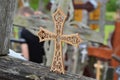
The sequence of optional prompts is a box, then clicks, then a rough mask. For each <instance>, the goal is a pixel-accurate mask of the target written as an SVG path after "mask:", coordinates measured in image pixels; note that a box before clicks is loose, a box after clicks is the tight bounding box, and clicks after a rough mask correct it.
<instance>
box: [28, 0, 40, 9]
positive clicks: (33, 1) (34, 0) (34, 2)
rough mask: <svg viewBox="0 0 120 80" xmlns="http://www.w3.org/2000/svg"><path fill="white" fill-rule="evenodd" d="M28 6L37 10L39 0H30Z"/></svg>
mask: <svg viewBox="0 0 120 80" xmlns="http://www.w3.org/2000/svg"><path fill="white" fill-rule="evenodd" d="M30 6H31V7H32V8H33V9H34V10H37V9H38V6H39V0H30Z"/></svg>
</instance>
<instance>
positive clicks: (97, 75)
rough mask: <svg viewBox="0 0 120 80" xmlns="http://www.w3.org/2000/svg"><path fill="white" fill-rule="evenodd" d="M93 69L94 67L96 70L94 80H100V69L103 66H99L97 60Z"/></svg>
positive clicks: (99, 62)
mask: <svg viewBox="0 0 120 80" xmlns="http://www.w3.org/2000/svg"><path fill="white" fill-rule="evenodd" d="M94 67H95V68H96V70H97V73H96V79H97V80H100V75H101V72H100V69H102V68H103V66H102V65H101V61H100V60H98V61H97V63H96V64H94Z"/></svg>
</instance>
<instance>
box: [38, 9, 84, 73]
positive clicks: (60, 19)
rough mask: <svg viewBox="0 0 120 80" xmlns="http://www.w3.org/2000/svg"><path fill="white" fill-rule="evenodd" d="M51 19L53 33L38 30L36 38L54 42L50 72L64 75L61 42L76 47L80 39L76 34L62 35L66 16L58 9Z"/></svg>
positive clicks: (41, 29)
mask: <svg viewBox="0 0 120 80" xmlns="http://www.w3.org/2000/svg"><path fill="white" fill-rule="evenodd" d="M52 17H53V21H54V24H55V33H52V32H49V31H47V30H45V29H43V28H40V31H39V32H38V36H39V38H40V41H46V40H55V49H54V56H53V61H52V65H51V71H53V72H57V73H62V74H64V73H65V69H64V60H63V54H62V42H66V43H68V44H71V45H74V46H78V45H79V43H80V42H81V41H82V40H81V39H80V37H79V35H78V34H71V35H63V27H64V22H65V20H66V15H65V14H64V13H63V11H62V10H61V9H60V8H58V9H57V11H56V12H55V13H54V14H53V15H52Z"/></svg>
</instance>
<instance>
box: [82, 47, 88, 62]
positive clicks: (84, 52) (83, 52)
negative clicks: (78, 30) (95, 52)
mask: <svg viewBox="0 0 120 80" xmlns="http://www.w3.org/2000/svg"><path fill="white" fill-rule="evenodd" d="M87 53H88V52H87V50H86V49H85V48H83V50H82V51H81V54H82V59H81V63H84V62H85V58H86V56H87Z"/></svg>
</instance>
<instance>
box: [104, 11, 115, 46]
mask: <svg viewBox="0 0 120 80" xmlns="http://www.w3.org/2000/svg"><path fill="white" fill-rule="evenodd" d="M106 20H109V21H114V20H115V12H106ZM104 30H105V31H104V33H105V37H104V44H105V45H107V43H108V39H109V38H110V34H111V33H112V32H113V31H114V25H105V27H104Z"/></svg>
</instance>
